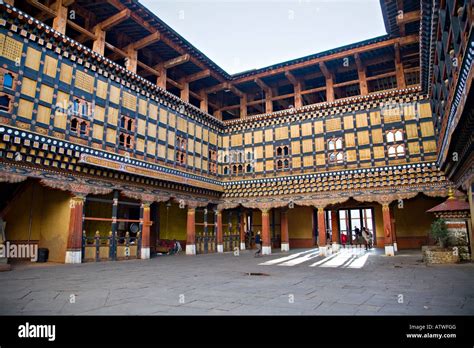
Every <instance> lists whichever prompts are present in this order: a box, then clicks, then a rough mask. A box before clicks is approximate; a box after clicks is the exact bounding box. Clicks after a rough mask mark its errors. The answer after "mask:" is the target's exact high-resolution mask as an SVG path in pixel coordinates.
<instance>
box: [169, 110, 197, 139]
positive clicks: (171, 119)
mask: <svg viewBox="0 0 474 348" xmlns="http://www.w3.org/2000/svg"><path fill="white" fill-rule="evenodd" d="M168 124H169V126H170V127H172V128H176V115H175V114H173V113H172V112H170V113H169V115H168ZM199 128H201V127H199ZM197 134H198V133H197V130H196V136H198V135H197ZM198 137H199V138H200V137H201V134H200V133H199V136H198Z"/></svg>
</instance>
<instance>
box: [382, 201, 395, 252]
mask: <svg viewBox="0 0 474 348" xmlns="http://www.w3.org/2000/svg"><path fill="white" fill-rule="evenodd" d="M382 217H383V231H384V238H385V255H387V256H394V255H395V249H394V248H393V235H392V221H391V218H390V206H389V204H388V203H384V204H382Z"/></svg>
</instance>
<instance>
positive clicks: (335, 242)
mask: <svg viewBox="0 0 474 348" xmlns="http://www.w3.org/2000/svg"><path fill="white" fill-rule="evenodd" d="M338 221H339V216H338V214H337V210H331V230H332V249H333V250H337V249H338V248H339V246H340V244H339V237H340V236H339V224H338Z"/></svg>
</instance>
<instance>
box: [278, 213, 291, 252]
mask: <svg viewBox="0 0 474 348" xmlns="http://www.w3.org/2000/svg"><path fill="white" fill-rule="evenodd" d="M280 231H281V247H280V248H281V251H290V237H289V235H288V211H287V210H283V209H282V210H281V211H280Z"/></svg>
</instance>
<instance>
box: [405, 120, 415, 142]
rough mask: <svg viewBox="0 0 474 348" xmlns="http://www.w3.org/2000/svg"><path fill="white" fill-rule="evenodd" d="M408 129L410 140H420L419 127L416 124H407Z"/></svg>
mask: <svg viewBox="0 0 474 348" xmlns="http://www.w3.org/2000/svg"><path fill="white" fill-rule="evenodd" d="M406 129H407V138H408V139H413V138H418V127H417V125H416V124H414V123H413V124H407V125H406Z"/></svg>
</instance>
